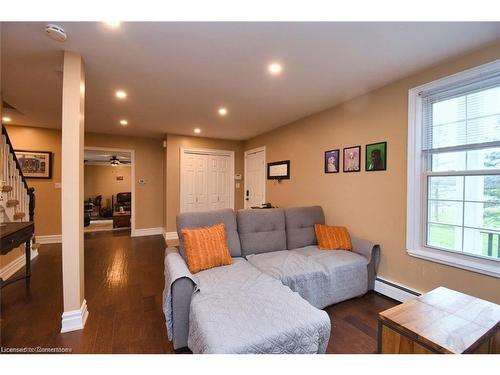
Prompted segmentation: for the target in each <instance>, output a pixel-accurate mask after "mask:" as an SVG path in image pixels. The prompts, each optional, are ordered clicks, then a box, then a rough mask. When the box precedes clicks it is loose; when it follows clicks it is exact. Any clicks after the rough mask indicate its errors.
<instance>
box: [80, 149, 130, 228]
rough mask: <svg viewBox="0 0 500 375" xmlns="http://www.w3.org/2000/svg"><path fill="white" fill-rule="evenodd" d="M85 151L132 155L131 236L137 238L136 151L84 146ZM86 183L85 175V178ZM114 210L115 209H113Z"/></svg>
mask: <svg viewBox="0 0 500 375" xmlns="http://www.w3.org/2000/svg"><path fill="white" fill-rule="evenodd" d="M83 149H84V150H91V151H111V152H113V151H116V152H129V153H130V192H131V193H132V213H131V215H130V236H131V237H135V235H136V233H135V215H136V212H135V150H133V149H125V148H115V147H93V146H84V148H83ZM83 180H84V181H85V173H84V176H83ZM111 209H113V207H111Z"/></svg>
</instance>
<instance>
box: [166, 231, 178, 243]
mask: <svg viewBox="0 0 500 375" xmlns="http://www.w3.org/2000/svg"><path fill="white" fill-rule="evenodd" d="M163 238H164V239H165V241H169V240H170V241H172V240H178V239H179V236H178V235H177V232H167V231H164V232H163Z"/></svg>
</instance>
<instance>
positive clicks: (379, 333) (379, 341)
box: [377, 320, 382, 354]
mask: <svg viewBox="0 0 500 375" xmlns="http://www.w3.org/2000/svg"><path fill="white" fill-rule="evenodd" d="M377 323H378V324H377V326H378V327H377V328H378V329H377V354H382V322H381V321H380V320H379V321H378V322H377Z"/></svg>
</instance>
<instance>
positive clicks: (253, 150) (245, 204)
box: [243, 146, 267, 208]
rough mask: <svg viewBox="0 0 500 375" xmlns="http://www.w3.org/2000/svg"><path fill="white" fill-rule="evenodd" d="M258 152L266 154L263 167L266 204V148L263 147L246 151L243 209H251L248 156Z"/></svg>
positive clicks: (263, 187)
mask: <svg viewBox="0 0 500 375" xmlns="http://www.w3.org/2000/svg"><path fill="white" fill-rule="evenodd" d="M257 152H263V153H264V164H263V166H262V175H263V176H264V179H263V181H264V182H263V186H262V191H263V192H264V196H263V200H264V202H263V203H265V202H266V182H267V181H266V146H262V147H256V148H252V149H250V150H246V151H245V155H244V171H245V172H244V176H243V189H244V190H243V207H245V208H249V207H247V200H246V192H247V181H248V179H247V155H249V154H255V153H257Z"/></svg>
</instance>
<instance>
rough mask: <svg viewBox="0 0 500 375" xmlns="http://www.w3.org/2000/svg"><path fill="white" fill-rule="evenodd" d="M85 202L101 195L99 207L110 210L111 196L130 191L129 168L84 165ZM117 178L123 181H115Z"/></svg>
mask: <svg viewBox="0 0 500 375" xmlns="http://www.w3.org/2000/svg"><path fill="white" fill-rule="evenodd" d="M84 170H85V184H84V185H85V190H84V197H85V200H88V199H89V198H91V199H92V200H93V199H94V198H95V197H96V196H98V195H102V204H101V207H108V208H111V202H112V196H113V195H114V196H115V199H116V194H118V193H125V192H130V191H131V186H132V185H131V181H130V178H131V175H130V170H131V168H130V167H129V166H121V165H120V166H116V167H112V166H107V165H85V168H84ZM118 176H121V177H123V180H117V178H118Z"/></svg>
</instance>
